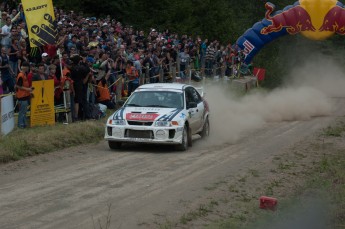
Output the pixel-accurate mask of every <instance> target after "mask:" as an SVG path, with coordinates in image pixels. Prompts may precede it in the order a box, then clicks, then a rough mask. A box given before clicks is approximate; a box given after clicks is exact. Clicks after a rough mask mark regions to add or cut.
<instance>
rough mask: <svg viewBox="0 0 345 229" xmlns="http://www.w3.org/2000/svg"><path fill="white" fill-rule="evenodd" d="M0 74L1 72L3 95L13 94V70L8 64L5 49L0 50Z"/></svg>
mask: <svg viewBox="0 0 345 229" xmlns="http://www.w3.org/2000/svg"><path fill="white" fill-rule="evenodd" d="M0 72H1V80H2V88H3V91H4V93H8V92H14V84H15V82H14V78H13V77H12V75H13V70H12V68H11V66H10V64H9V57H8V55H7V48H6V47H2V48H1V55H0Z"/></svg>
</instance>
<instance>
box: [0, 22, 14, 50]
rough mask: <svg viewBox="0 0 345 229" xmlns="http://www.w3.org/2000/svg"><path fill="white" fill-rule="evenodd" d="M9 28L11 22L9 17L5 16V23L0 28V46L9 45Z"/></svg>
mask: <svg viewBox="0 0 345 229" xmlns="http://www.w3.org/2000/svg"><path fill="white" fill-rule="evenodd" d="M11 28H12V22H11V18H10V17H8V16H7V17H6V24H5V25H4V26H3V27H2V28H1V31H2V32H1V36H2V39H1V45H2V47H6V48H9V47H11Z"/></svg>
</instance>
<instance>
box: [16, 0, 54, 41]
mask: <svg viewBox="0 0 345 229" xmlns="http://www.w3.org/2000/svg"><path fill="white" fill-rule="evenodd" d="M22 5H23V10H24V14H25V18H26V24H27V27H28V31H29V40H30V47H39V46H44V45H47V44H55V43H56V40H57V24H56V21H55V15H54V7H53V2H52V0H35V1H33V0H22Z"/></svg>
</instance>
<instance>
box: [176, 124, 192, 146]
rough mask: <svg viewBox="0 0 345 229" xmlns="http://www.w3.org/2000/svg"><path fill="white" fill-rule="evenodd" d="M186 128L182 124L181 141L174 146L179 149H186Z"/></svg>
mask: <svg viewBox="0 0 345 229" xmlns="http://www.w3.org/2000/svg"><path fill="white" fill-rule="evenodd" d="M188 139H189V137H188V128H187V126H184V128H183V133H182V142H181V144H180V145H177V146H176V149H177V150H179V151H186V150H187V149H188V142H189V141H188Z"/></svg>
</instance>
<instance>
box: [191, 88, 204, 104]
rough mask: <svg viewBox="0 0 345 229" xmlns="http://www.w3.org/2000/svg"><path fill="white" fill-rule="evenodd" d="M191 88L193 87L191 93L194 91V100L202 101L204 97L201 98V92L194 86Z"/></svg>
mask: <svg viewBox="0 0 345 229" xmlns="http://www.w3.org/2000/svg"><path fill="white" fill-rule="evenodd" d="M190 89H191V93H192V96H193V100H194V102H196V103H197V104H198V103H200V102H202V98H201V96H200V94H199V92H198V91H197V90H195V89H194V88H190Z"/></svg>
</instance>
